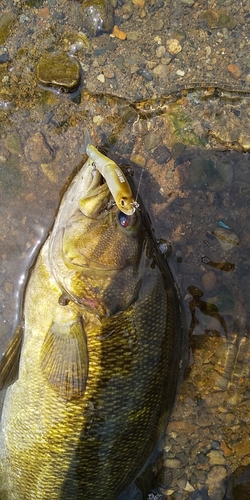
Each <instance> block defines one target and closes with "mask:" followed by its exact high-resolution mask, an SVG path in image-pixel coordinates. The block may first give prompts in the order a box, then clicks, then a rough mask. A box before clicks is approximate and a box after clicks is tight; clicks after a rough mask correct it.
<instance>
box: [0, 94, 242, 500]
mask: <svg viewBox="0 0 250 500" xmlns="http://www.w3.org/2000/svg"><path fill="white" fill-rule="evenodd" d="M197 95H198V96H199V94H197ZM41 96H44V94H43V92H42V91H41ZM46 98H47V97H46ZM197 99H198V97H197V98H196V100H194V98H193V91H192V95H191V96H189V95H188V94H186V93H185V95H181V96H180V97H178V98H177V97H176V98H175V99H173V100H171V102H170V103H169V102H168V99H166V101H165V108H164V110H163V109H162V106H161V107H160V109H159V113H158V112H157V109H158V108H157V106H156V110H155V111H154V113H152V112H151V110H150V111H149V112H148V115H147V112H146V111H144V114H143V117H142V115H141V112H138V114H137V111H138V104H136V105H133V106H132V105H131V104H130V103H128V102H126V101H125V100H124V101H123V100H121V99H115V98H113V99H112V98H111V97H108V96H107V97H105V96H97V95H95V96H94V97H93V98H92V97H91V96H90V95H86V94H83V96H82V101H81V103H80V104H78V105H76V104H74V103H72V102H70V101H68V100H67V99H64V98H63V99H62V102H58V101H57V100H56V102H54V101H53V100H52V103H51V102H50V100H47V101H46V106H43V105H42V106H41V107H40V108H39V109H37V108H36V109H35V110H30V114H29V120H27V119H26V117H25V115H24V114H23V110H20V111H19V112H16V113H14V117H15V122H14V123H13V122H12V121H11V120H10V121H7V122H6V125H5V126H4V134H3V138H2V147H1V159H0V189H1V213H2V215H3V217H2V220H1V224H2V228H1V267H0V278H1V318H2V320H1V323H2V325H3V330H2V335H1V350H2V351H3V350H4V346H5V345H6V340H7V338H9V336H10V335H11V331H12V330H13V328H14V325H15V323H16V319H17V308H16V304H17V303H18V302H19V296H20V293H21V292H22V290H23V286H24V282H25V279H26V276H27V272H28V268H29V266H30V263H31V262H32V261H33V259H34V255H35V254H37V251H38V248H39V247H40V245H41V242H42V241H43V240H44V239H45V237H46V235H47V233H48V231H49V229H50V227H51V224H52V223H53V220H54V216H55V213H56V209H57V207H58V204H59V200H60V197H61V193H62V189H63V187H64V186H65V183H66V184H67V183H68V182H69V180H70V179H71V176H72V172H74V171H75V170H76V169H77V168H78V167H79V164H81V162H82V155H81V154H80V152H79V150H80V146H81V144H82V143H83V139H84V132H85V130H86V129H87V130H88V131H89V132H90V133H91V137H92V140H93V143H94V144H96V145H100V144H102V145H105V146H106V147H107V148H108V150H109V154H110V156H112V157H113V158H114V159H116V161H117V162H120V163H125V164H130V165H132V167H133V169H134V176H135V182H136V183H137V184H138V182H139V177H140V176H141V170H142V169H143V173H142V181H141V185H140V191H141V196H142V197H143V199H144V201H145V205H146V208H147V209H148V211H149V213H150V215H151V218H152V222H153V227H154V228H155V232H156V236H157V237H158V238H163V239H164V240H167V241H169V242H170V243H171V248H172V253H171V257H170V260H169V262H170V266H171V268H172V271H173V274H174V277H175V280H176V282H177V284H178V287H179V289H180V295H181V297H182V302H183V306H184V311H185V317H186V318H185V323H186V326H187V330H188V331H189V337H190V339H189V340H190V346H191V348H192V354H191V357H192V359H193V364H192V366H190V367H189V373H188V376H187V378H186V380H185V382H184V384H183V387H182V389H181V392H180V396H179V401H178V404H177V405H176V408H175V411H174V413H173V416H172V421H171V422H170V424H169V427H168V431H167V437H166V441H165V447H164V452H163V461H164V465H165V466H166V469H164V470H165V473H164V475H163V479H161V485H162V484H164V485H165V486H164V488H163V491H165V494H167V495H170V497H172V498H176V499H177V498H202V499H205V498H218V499H220V498H221V499H222V498H224V495H226V494H227V495H228V496H226V497H225V498H228V499H230V498H231V497H230V495H231V493H230V491H229V489H228V492H227V488H229V486H227V485H228V484H229V483H228V482H227V481H226V478H227V477H229V476H230V473H231V472H232V471H233V470H234V469H235V468H236V467H238V466H240V465H247V464H248V463H249V462H250V448H249V428H248V426H249V416H248V408H249V397H250V387H249V366H250V364H249V362H250V340H249V330H250V324H249V315H250V313H249V306H248V304H249V296H250V260H249V246H250V225H249V199H250V168H249V167H250V154H249V153H248V152H244V153H242V152H240V151H239V142H237V141H236V142H235V150H230V149H229V147H227V148H225V137H227V138H228V146H232V144H233V141H232V138H230V137H229V136H230V134H231V133H232V129H233V124H231V122H230V112H229V114H227V113H228V108H227V106H228V103H227V100H226V98H224V100H223V101H222V100H221V99H220V98H219V100H218V103H217V104H218V105H219V106H220V108H221V109H223V113H222V114H223V115H224V116H225V117H227V118H228V123H227V125H228V126H227V127H225V129H224V130H223V131H222V132H223V134H222V135H223V138H222V142H223V143H224V147H223V149H222V148H221V146H220V141H219V142H218V143H216V142H215V137H216V133H215V132H216V130H217V126H218V124H217V122H216V121H215V122H214V121H213V114H210V116H209V115H208V113H207V109H208V108H210V109H214V107H215V103H214V99H215V97H214V94H213V97H212V102H210V101H209V100H208V99H206V106H205V107H204V103H203V101H202V100H201V101H198V100H197ZM244 99H245V97H244V98H242V100H241V99H239V98H238V100H237V106H238V108H239V109H240V112H241V113H242V114H243V115H244V113H245V112H246V109H245V107H246V102H245V100H244ZM146 107H147V106H146V104H145V108H146ZM140 108H143V103H141V105H140ZM229 109H230V110H231V109H232V104H231V103H230V106H229ZM135 110H136V112H135ZM197 110H198V118H197V113H196V112H197ZM201 112H202V113H203V114H204V117H203V118H204V120H205V119H206V125H205V126H202V123H203V122H202V120H201V117H200V113H201ZM234 116H236V117H237V116H238V113H234ZM10 117H11V115H10ZM98 117H99V118H100V117H101V118H100V121H101V124H100V125H96V123H98ZM197 120H198V122H199V124H200V125H199V124H198V123H197ZM208 120H210V121H209V126H208ZM203 124H204V123H203ZM243 129H244V124H243V125H242V127H241V130H243ZM239 136H240V132H239V131H238V137H239ZM241 136H242V137H243V132H242V135H241ZM215 145H216V146H217V147H215ZM242 149H243V146H242ZM174 492H176V496H174V497H173V496H172V495H173V494H174ZM178 492H179V493H178ZM198 494H199V495H200V497H199V496H197V495H198ZM178 495H181V496H178ZM216 495H217V496H216Z"/></svg>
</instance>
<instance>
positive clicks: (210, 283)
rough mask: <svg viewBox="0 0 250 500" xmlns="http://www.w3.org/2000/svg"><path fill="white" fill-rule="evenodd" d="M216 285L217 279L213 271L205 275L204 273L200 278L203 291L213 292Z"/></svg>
mask: <svg viewBox="0 0 250 500" xmlns="http://www.w3.org/2000/svg"><path fill="white" fill-rule="evenodd" d="M216 283H217V278H216V274H215V273H214V271H208V272H207V273H204V274H203V276H202V284H203V287H204V289H205V290H206V291H207V292H209V291H210V290H213V288H214V287H215V285H216Z"/></svg>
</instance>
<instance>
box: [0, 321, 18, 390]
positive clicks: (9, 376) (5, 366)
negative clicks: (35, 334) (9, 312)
mask: <svg viewBox="0 0 250 500" xmlns="http://www.w3.org/2000/svg"><path fill="white" fill-rule="evenodd" d="M22 339H23V328H22V327H21V326H18V327H17V328H16V330H15V333H14V335H13V337H12V338H11V339H10V341H9V342H8V344H7V348H6V350H5V352H4V353H3V355H2V358H1V360H0V390H2V389H6V387H8V386H9V385H11V384H13V382H15V380H16V379H17V377H18V370H19V360H20V354H21V346H22Z"/></svg>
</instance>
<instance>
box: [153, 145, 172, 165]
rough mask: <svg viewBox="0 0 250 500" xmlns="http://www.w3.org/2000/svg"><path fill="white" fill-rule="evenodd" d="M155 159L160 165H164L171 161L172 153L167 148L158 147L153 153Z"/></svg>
mask: <svg viewBox="0 0 250 500" xmlns="http://www.w3.org/2000/svg"><path fill="white" fill-rule="evenodd" d="M153 157H154V159H155V160H156V161H157V163H159V165H163V164H164V163H167V162H168V161H169V160H170V158H171V153H170V151H169V149H168V148H167V147H166V146H157V147H156V148H155V149H154V151H153Z"/></svg>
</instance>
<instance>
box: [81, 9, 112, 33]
mask: <svg viewBox="0 0 250 500" xmlns="http://www.w3.org/2000/svg"><path fill="white" fill-rule="evenodd" d="M82 20H83V27H84V28H85V29H87V30H88V31H89V33H90V34H91V35H92V36H97V35H100V34H101V33H111V31H112V30H113V27H114V9H113V6H112V3H111V2H110V1H109V0H83V2H82Z"/></svg>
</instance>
